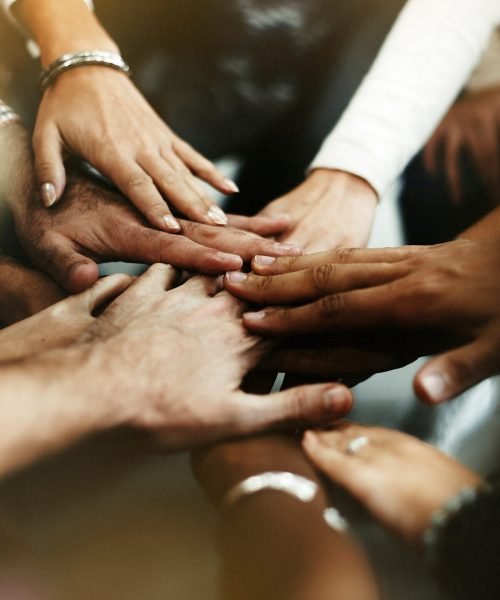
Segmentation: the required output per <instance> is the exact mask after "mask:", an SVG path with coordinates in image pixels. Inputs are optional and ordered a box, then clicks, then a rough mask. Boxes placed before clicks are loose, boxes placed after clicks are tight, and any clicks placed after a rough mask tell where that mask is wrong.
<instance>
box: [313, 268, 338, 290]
mask: <svg viewBox="0 0 500 600" xmlns="http://www.w3.org/2000/svg"><path fill="white" fill-rule="evenodd" d="M336 271H337V267H336V265H334V264H332V263H328V264H325V265H317V266H315V267H314V268H313V269H312V271H311V279H312V283H313V286H314V288H315V289H316V290H318V291H325V290H328V289H330V288H331V287H332V285H333V282H334V279H335V275H336Z"/></svg>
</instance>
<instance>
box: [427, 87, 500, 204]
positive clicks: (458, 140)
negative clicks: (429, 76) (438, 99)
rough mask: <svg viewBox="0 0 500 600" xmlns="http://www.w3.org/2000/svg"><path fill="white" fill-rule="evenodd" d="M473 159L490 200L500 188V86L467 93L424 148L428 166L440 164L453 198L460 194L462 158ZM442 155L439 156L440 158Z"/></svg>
mask: <svg viewBox="0 0 500 600" xmlns="http://www.w3.org/2000/svg"><path fill="white" fill-rule="evenodd" d="M464 155H466V156H468V157H469V158H471V159H472V161H473V164H474V166H475V167H476V169H477V171H478V173H479V175H480V176H481V178H482V180H483V182H484V184H485V186H486V188H487V190H488V191H489V193H490V194H491V197H492V200H496V198H497V197H498V193H499V192H500V87H498V86H496V87H492V88H488V89H486V90H481V91H480V92H475V93H471V94H468V95H467V96H465V97H464V98H463V99H462V100H460V101H459V102H457V103H456V104H455V106H454V107H453V108H452V109H451V110H450V112H449V113H448V114H447V115H446V117H445V118H444V119H443V121H442V122H441V124H440V125H439V127H438V128H437V129H436V131H435V133H434V135H433V136H432V138H431V139H430V141H429V142H428V144H427V146H426V148H425V151H424V162H425V165H426V167H427V169H428V170H429V171H430V172H431V173H433V174H436V173H437V172H438V170H439V167H440V166H441V167H442V168H443V169H444V172H445V174H446V178H447V180H448V185H449V189H450V192H451V196H452V198H453V200H455V201H456V202H459V201H460V200H461V198H462V183H461V179H460V169H461V166H460V164H461V160H462V158H463V156H464ZM440 159H441V160H440Z"/></svg>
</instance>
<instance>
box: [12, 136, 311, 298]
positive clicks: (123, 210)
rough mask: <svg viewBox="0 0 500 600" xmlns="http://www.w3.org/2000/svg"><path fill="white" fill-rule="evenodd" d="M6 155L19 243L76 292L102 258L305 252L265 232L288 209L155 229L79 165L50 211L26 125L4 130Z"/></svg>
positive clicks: (225, 262) (216, 258) (205, 262)
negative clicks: (37, 184) (38, 185)
mask: <svg viewBox="0 0 500 600" xmlns="http://www.w3.org/2000/svg"><path fill="white" fill-rule="evenodd" d="M7 149H8V151H7ZM0 155H1V157H2V161H0V192H2V195H4V196H5V198H6V200H7V202H8V204H9V206H10V209H11V211H12V213H13V216H14V220H15V226H16V231H17V235H18V238H19V241H20V243H21V244H22V246H23V248H24V250H25V252H26V254H27V256H28V257H30V258H31V259H32V261H33V263H34V264H35V265H36V266H38V267H39V268H41V269H42V270H43V271H45V272H47V273H49V274H50V275H51V276H52V277H53V279H54V280H55V281H56V282H57V283H58V284H59V285H61V286H62V287H63V288H65V289H66V290H67V291H69V292H71V293H77V292H80V291H82V290H85V289H87V288H88V287H89V286H91V285H92V284H93V283H94V282H95V281H96V280H97V277H98V267H97V262H98V261H99V262H102V261H106V260H128V261H131V262H144V263H149V264H151V263H155V262H166V263H170V264H174V265H175V266H178V267H182V268H185V269H187V270H190V271H198V272H202V273H208V274H220V273H223V272H224V271H225V270H227V269H234V268H240V267H241V266H242V265H243V262H244V261H250V260H251V259H252V258H253V256H255V254H258V253H262V252H263V253H268V254H272V255H277V256H280V255H286V254H289V255H294V254H300V253H301V250H300V248H298V247H297V246H292V245H289V244H284V243H281V242H274V241H273V240H271V239H264V238H263V237H261V236H266V237H270V236H275V235H277V234H280V233H282V232H283V231H284V230H286V229H287V227H288V226H289V224H290V220H289V218H288V217H287V216H283V215H281V216H279V215H278V216H275V217H272V218H270V217H252V218H249V217H239V216H229V226H228V227H224V228H221V227H217V226H215V225H203V224H200V223H195V222H192V221H184V220H180V222H181V223H182V227H183V232H182V234H181V235H179V234H169V233H166V232H163V231H157V230H154V229H151V227H149V226H148V225H147V224H146V223H145V221H144V219H143V217H142V216H141V214H140V213H139V212H138V211H137V210H136V209H135V208H134V207H133V206H131V205H130V203H128V202H127V201H126V200H125V199H124V198H123V196H121V195H120V194H119V193H117V192H115V191H114V190H113V189H111V188H110V187H109V186H104V185H103V184H102V183H101V182H100V181H98V180H97V179H95V178H92V177H91V176H90V175H89V174H88V173H84V172H83V171H80V170H79V169H78V168H77V167H76V166H75V168H74V174H73V175H72V176H71V177H70V180H69V183H68V185H67V186H66V190H65V193H64V195H63V198H62V200H61V201H60V202H59V203H58V205H57V206H55V207H53V208H52V209H50V210H49V209H46V208H45V207H43V206H41V205H40V203H39V202H38V199H37V198H36V195H35V194H34V192H33V181H34V174H33V164H32V158H31V153H30V150H29V145H28V140H27V137H26V132H25V131H24V129H23V127H22V126H21V125H19V124H15V125H11V126H8V127H4V128H2V129H1V130H0Z"/></svg>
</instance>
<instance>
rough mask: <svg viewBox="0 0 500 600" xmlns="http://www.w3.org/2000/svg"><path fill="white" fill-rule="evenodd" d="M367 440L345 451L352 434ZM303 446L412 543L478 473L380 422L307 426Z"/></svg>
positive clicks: (337, 480)
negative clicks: (352, 451) (330, 427)
mask: <svg viewBox="0 0 500 600" xmlns="http://www.w3.org/2000/svg"><path fill="white" fill-rule="evenodd" d="M360 436H367V437H368V440H369V441H368V443H367V444H366V445H365V446H363V447H362V448H360V449H359V450H358V451H357V452H356V453H355V454H348V453H347V452H346V448H347V445H348V444H349V442H350V441H352V440H353V439H355V438H357V437H360ZM303 448H304V450H305V452H306V454H307V455H308V456H309V458H310V459H311V460H312V462H313V463H314V464H315V465H316V466H317V467H318V468H319V469H321V471H323V472H324V473H325V474H326V475H327V476H328V477H329V478H330V479H332V481H334V482H335V483H337V484H339V485H340V486H342V487H343V488H345V489H346V490H347V491H348V492H349V493H350V494H352V495H353V496H354V497H355V498H356V499H357V500H358V501H359V502H360V503H361V504H362V505H363V506H365V508H367V509H368V510H369V511H370V512H371V513H372V514H373V516H374V517H375V518H376V519H377V520H379V521H380V522H381V523H382V524H383V525H385V526H387V527H388V528H390V529H391V530H392V531H394V532H395V533H396V534H397V535H399V536H401V537H402V538H404V539H405V540H406V541H408V542H411V543H415V544H418V543H419V542H420V541H421V538H422V535H423V533H424V532H425V530H426V529H427V527H428V526H429V525H430V520H431V517H432V514H433V513H434V511H435V510H437V509H439V508H440V507H441V506H443V504H445V502H446V501H447V500H449V499H450V498H452V497H453V496H455V495H457V494H458V493H459V492H460V491H461V490H462V489H463V488H464V487H467V486H472V487H476V486H479V485H480V484H481V482H482V481H481V478H480V477H479V476H478V475H476V474H475V473H474V472H473V471H470V470H469V469H467V468H466V467H464V466H462V465H461V464H460V463H458V462H456V461H455V460H453V459H451V458H449V457H448V456H446V455H445V454H443V453H442V452H440V451H439V450H437V449H436V448H434V447H433V446H430V445H429V444H426V443H424V442H421V441H420V440H418V439H417V438H414V437H412V436H409V435H406V434H404V433H400V432H399V431H392V430H390V429H382V428H380V427H364V426H361V425H356V424H350V423H349V424H348V423H345V424H342V425H339V426H337V427H335V429H333V430H332V431H315V432H313V431H308V432H306V434H305V436H304V440H303Z"/></svg>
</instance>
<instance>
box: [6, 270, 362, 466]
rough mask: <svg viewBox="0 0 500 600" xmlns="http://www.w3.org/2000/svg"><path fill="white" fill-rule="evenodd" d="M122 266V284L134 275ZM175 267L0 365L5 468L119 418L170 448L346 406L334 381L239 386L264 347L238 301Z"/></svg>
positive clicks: (324, 418)
mask: <svg viewBox="0 0 500 600" xmlns="http://www.w3.org/2000/svg"><path fill="white" fill-rule="evenodd" d="M120 277H121V276H118V280H117V279H116V278H115V279H114V281H115V282H117V281H120V283H117V287H120V286H121V285H128V283H130V281H129V278H126V281H124V280H123V278H122V279H121V280H120ZM176 278H177V274H176V272H175V271H174V269H172V268H171V267H168V266H166V265H154V266H153V267H151V268H150V269H149V270H148V271H147V272H146V273H145V274H144V275H142V276H141V277H140V278H138V279H137V280H136V281H135V282H134V283H133V284H132V285H130V286H129V287H128V288H127V289H126V290H125V291H124V292H123V293H122V294H121V295H120V296H119V297H118V298H117V299H116V300H114V301H113V302H112V303H111V304H110V305H109V306H108V308H106V309H105V310H104V312H103V313H102V314H101V315H100V316H99V317H97V318H95V319H94V318H93V320H92V322H91V323H90V325H89V326H88V327H87V329H86V330H85V331H84V332H83V333H82V334H81V335H80V336H79V338H78V340H77V341H76V342H74V343H72V344H70V345H67V346H65V347H64V348H62V349H56V350H49V351H47V352H43V353H41V354H38V355H37V356H35V357H31V358H27V359H24V360H18V361H9V362H7V363H4V364H3V365H1V366H0V371H1V373H0V375H1V376H0V384H1V393H0V413H1V414H2V435H1V436H0V474H5V473H7V472H10V471H12V470H14V469H17V468H20V467H21V466H23V465H26V464H29V463H30V462H32V461H33V460H35V459H37V458H39V457H41V456H44V455H46V454H49V453H51V452H55V451H57V450H59V449H61V448H63V447H65V446H67V445H68V444H71V443H73V442H75V441H77V440H79V439H81V438H82V437H83V436H86V435H89V434H91V433H94V432H96V431H101V430H104V429H109V428H113V427H118V426H132V427H137V428H140V429H146V430H148V431H150V432H154V433H155V434H161V436H162V439H163V442H164V444H166V446H167V448H169V449H171V450H173V449H179V448H185V447H189V446H193V445H198V444H201V443H208V442H214V441H216V440H219V439H223V438H225V437H229V436H233V435H234V436H238V435H247V434H251V433H256V432H260V431H263V430H266V429H273V428H279V427H294V426H296V425H297V424H301V423H302V424H304V423H321V422H328V421H331V420H332V419H335V418H338V417H340V416H342V415H344V414H345V413H346V412H347V411H348V410H349V409H350V407H351V397H350V394H349V393H347V394H345V393H343V394H340V396H339V394H338V393H337V389H338V387H339V386H337V385H335V384H320V385H311V386H302V387H300V388H294V389H290V390H287V391H285V392H280V393H278V394H274V395H268V396H261V395H256V394H247V393H244V392H243V391H241V389H240V385H241V381H242V379H243V377H244V376H245V375H246V373H247V372H248V371H249V370H250V369H252V368H253V367H254V366H255V364H256V363H257V361H258V360H259V357H260V356H261V353H262V352H263V351H264V348H263V344H262V342H260V341H259V339H258V338H256V337H253V336H250V335H248V334H245V331H244V329H243V327H242V324H241V320H240V318H239V317H240V315H241V312H242V305H241V303H240V302H238V301H237V300H235V299H234V298H232V297H231V296H229V295H228V294H227V293H226V292H221V288H220V284H219V283H218V282H217V280H214V279H209V278H202V277H194V278H192V279H190V280H189V281H188V282H187V283H185V284H183V285H182V286H180V287H178V288H176V289H171V287H172V285H173V284H174V282H175V280H176ZM103 285H104V284H103ZM111 287H113V286H111ZM169 290H170V291H169ZM114 291H115V292H116V289H115V290H114ZM102 296H107V294H103V295H102ZM101 299H102V297H101ZM65 302H67V301H65ZM7 331H8V330H7ZM68 398H70V399H71V402H68Z"/></svg>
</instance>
